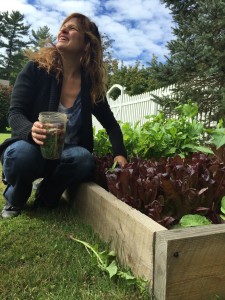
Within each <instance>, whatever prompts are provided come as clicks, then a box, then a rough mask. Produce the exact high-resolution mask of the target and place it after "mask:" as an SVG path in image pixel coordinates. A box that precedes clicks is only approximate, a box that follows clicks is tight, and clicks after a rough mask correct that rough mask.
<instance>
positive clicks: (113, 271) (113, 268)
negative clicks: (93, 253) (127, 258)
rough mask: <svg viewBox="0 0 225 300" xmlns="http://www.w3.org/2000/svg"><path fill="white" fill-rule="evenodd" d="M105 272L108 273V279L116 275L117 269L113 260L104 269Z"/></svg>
mask: <svg viewBox="0 0 225 300" xmlns="http://www.w3.org/2000/svg"><path fill="white" fill-rule="evenodd" d="M105 270H106V271H108V273H109V277H110V278H112V277H113V276H114V275H116V274H117V271H118V267H117V265H116V261H115V260H113V261H112V262H111V264H110V265H109V266H108V267H107V268H105Z"/></svg>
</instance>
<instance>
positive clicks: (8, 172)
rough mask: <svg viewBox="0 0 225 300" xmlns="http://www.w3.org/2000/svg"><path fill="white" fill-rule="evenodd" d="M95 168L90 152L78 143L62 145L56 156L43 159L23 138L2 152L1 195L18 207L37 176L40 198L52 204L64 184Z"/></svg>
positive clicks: (87, 176) (82, 177)
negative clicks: (3, 189)
mask: <svg viewBox="0 0 225 300" xmlns="http://www.w3.org/2000/svg"><path fill="white" fill-rule="evenodd" d="M94 170H95V160H94V157H93V156H92V154H91V153H90V152H89V151H88V150H87V149H85V148H82V147H80V146H73V145H69V146H68V145H67V146H65V147H64V149H63V152H62V155H61V158H60V159H59V160H46V159H44V158H43V157H42V155H41V151H40V147H39V146H36V145H33V144H30V143H28V142H26V141H23V140H22V141H17V142H15V143H13V144H12V145H10V146H8V147H7V148H6V150H5V152H4V156H3V173H4V175H5V179H6V181H7V183H8V185H7V187H6V189H5V191H4V193H3V195H4V197H5V199H6V201H7V203H9V204H11V205H13V206H15V207H18V208H22V207H23V206H24V205H25V204H26V202H27V200H28V198H29V197H30V194H31V191H32V183H33V181H34V180H35V179H37V178H44V180H43V181H42V184H41V187H42V190H41V192H42V194H43V195H41V196H42V198H45V199H46V201H47V202H49V203H50V204H51V203H53V204H56V203H57V202H58V201H59V199H60V197H61V195H62V193H63V192H64V191H65V189H66V188H68V187H70V186H72V185H74V184H79V183H81V182H84V181H86V180H89V179H91V177H92V175H93V174H94Z"/></svg>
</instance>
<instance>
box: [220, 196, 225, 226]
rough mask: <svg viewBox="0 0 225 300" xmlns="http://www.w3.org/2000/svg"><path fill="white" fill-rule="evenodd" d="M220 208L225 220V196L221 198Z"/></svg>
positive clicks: (222, 217)
mask: <svg viewBox="0 0 225 300" xmlns="http://www.w3.org/2000/svg"><path fill="white" fill-rule="evenodd" d="M220 210H221V214H220V217H221V219H222V220H224V221H225V196H224V197H223V198H222V200H221V208H220Z"/></svg>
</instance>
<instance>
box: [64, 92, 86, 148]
mask: <svg viewBox="0 0 225 300" xmlns="http://www.w3.org/2000/svg"><path fill="white" fill-rule="evenodd" d="M58 111H59V112H62V113H65V114H66V115H67V119H68V122H67V127H66V136H65V144H66V145H77V144H79V139H80V128H81V122H82V120H81V94H80V93H79V94H78V96H77V99H76V101H74V104H73V106H72V107H69V108H66V107H64V106H63V105H62V104H61V103H59V107H58Z"/></svg>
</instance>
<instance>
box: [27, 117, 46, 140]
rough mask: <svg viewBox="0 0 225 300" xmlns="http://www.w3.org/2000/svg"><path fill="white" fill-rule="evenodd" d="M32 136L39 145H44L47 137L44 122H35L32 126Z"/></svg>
mask: <svg viewBox="0 0 225 300" xmlns="http://www.w3.org/2000/svg"><path fill="white" fill-rule="evenodd" d="M31 136H32V139H33V140H34V142H35V143H36V144H38V145H43V144H44V140H45V139H46V129H44V128H43V124H42V123H41V122H39V121H37V122H35V123H34V124H33V126H32V128H31Z"/></svg>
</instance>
